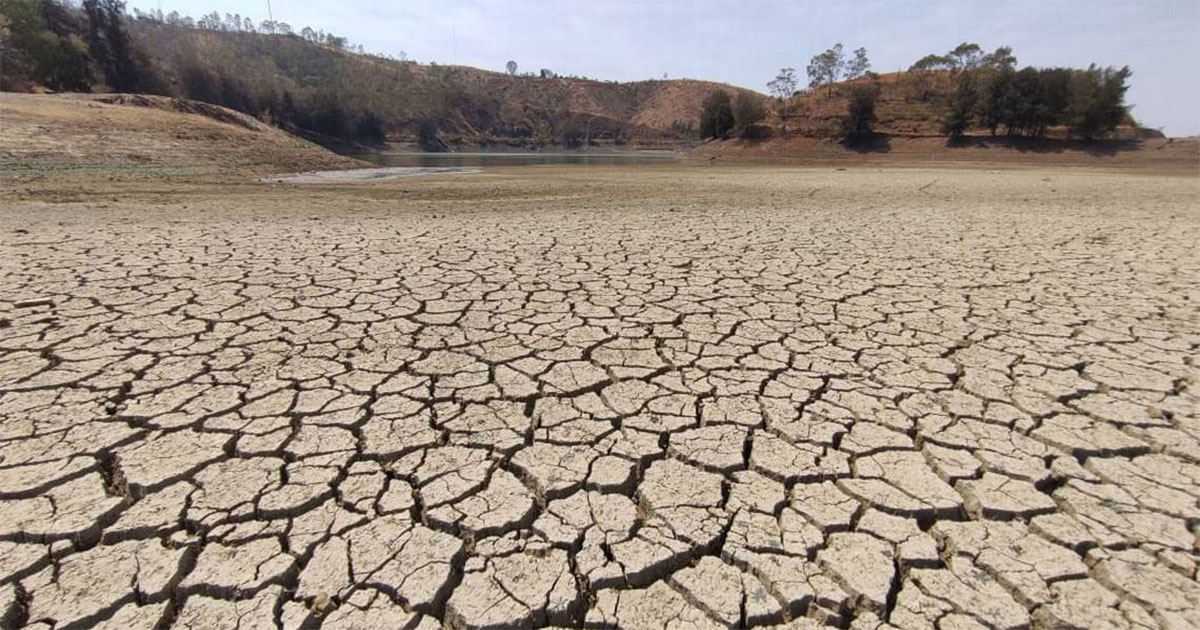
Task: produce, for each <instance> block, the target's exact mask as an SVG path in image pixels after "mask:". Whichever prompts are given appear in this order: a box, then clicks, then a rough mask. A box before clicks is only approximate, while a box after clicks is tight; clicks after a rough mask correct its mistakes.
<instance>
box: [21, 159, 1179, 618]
mask: <svg viewBox="0 0 1200 630" xmlns="http://www.w3.org/2000/svg"><path fill="white" fill-rule="evenodd" d="M530 173H536V175H531V174H530ZM121 186H124V188H120V189H119V190H115V192H114V193H113V194H114V196H123V198H125V199H127V201H126V202H122V203H118V204H116V205H115V206H109V207H108V208H106V209H98V208H96V207H94V206H93V205H90V204H89V203H86V202H85V203H83V204H71V203H48V204H47V203H36V202H32V201H16V200H13V199H11V198H10V200H9V201H8V202H6V203H5V206H6V208H5V211H4V213H3V219H2V223H0V227H2V236H0V239H2V240H3V256H2V259H0V263H2V267H0V271H2V275H3V282H2V283H0V306H2V307H3V319H2V320H0V326H2V328H0V340H2V341H0V353H2V354H0V387H2V389H0V391H2V393H0V414H2V415H0V616H2V619H3V626H4V627H30V628H43V629H45V628H55V629H56V630H62V629H66V628H153V627H172V628H189V629H206V628H214V629H215V628H243V629H249V628H276V627H279V628H317V627H320V628H325V629H333V628H436V627H451V628H460V627H461V628H466V627H486V628H506V627H527V626H547V625H553V626H568V627H591V628H615V627H620V628H710V627H714V628H715V627H750V626H754V627H787V628H798V629H808V628H816V627H821V626H831V627H840V628H854V629H855V630H875V629H882V628H913V629H915V628H930V627H934V628H941V629H944V630H965V629H968V628H993V629H997V630H1010V629H1018V628H1047V629H1049V628H1112V629H1124V628H1195V627H1200V583H1198V581H1197V571H1198V566H1200V555H1198V552H1197V537H1198V535H1200V508H1198V497H1200V418H1198V415H1197V398H1196V391H1195V378H1196V373H1197V368H1196V363H1195V361H1196V356H1197V350H1198V347H1200V311H1198V308H1197V298H1198V296H1200V292H1198V291H1197V286H1198V284H1197V278H1198V273H1200V258H1198V255H1197V253H1196V248H1195V245H1196V243H1197V242H1200V218H1198V209H1200V202H1198V200H1200V195H1198V194H1197V193H1198V188H1197V181H1196V179H1195V178H1158V177H1145V176H1138V177H1134V176H1123V175H1104V174H1095V173H1091V174H1089V173H1079V172H1076V173H1052V174H1049V175H1047V174H1046V173H1043V172H1037V173H1034V172H1019V171H1018V172H991V173H988V172H972V171H918V170H910V171H905V170H895V171H887V172H876V171H874V170H859V171H850V172H836V171H833V170H831V169H825V170H787V169H768V168H759V169H729V170H720V169H705V168H690V169H689V168H680V167H671V168H663V169H654V168H647V169H638V170H633V169H628V170H620V169H598V170H592V171H587V170H570V169H546V170H545V171H540V172H539V171H536V170H534V171H529V170H527V171H519V172H518V171H513V172H511V173H509V174H500V175H496V174H489V175H482V176H463V177H459V178H455V179H454V180H453V181H445V180H437V179H430V180H423V181H405V182H402V183H394V182H393V183H388V184H369V185H363V186H342V187H337V186H328V187H314V188H295V187H267V186H265V185H249V184H238V185H236V186H233V187H232V189H230V188H228V187H225V186H220V185H216V184H211V185H197V186H194V187H192V188H189V189H186V190H175V191H172V190H164V189H163V188H164V186H160V185H159V184H156V183H153V182H151V183H147V184H143V185H141V186H142V187H141V188H139V187H138V185H133V184H122V185H121ZM188 206H190V207H188Z"/></svg>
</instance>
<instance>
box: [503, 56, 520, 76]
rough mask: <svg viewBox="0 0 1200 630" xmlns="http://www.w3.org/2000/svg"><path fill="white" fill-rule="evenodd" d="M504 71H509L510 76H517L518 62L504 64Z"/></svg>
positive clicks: (510, 61)
mask: <svg viewBox="0 0 1200 630" xmlns="http://www.w3.org/2000/svg"><path fill="white" fill-rule="evenodd" d="M504 69H505V70H508V75H509V76H513V77H515V76H517V62H515V61H512V60H509V62H508V63H506V64H504Z"/></svg>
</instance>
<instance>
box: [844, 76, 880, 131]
mask: <svg viewBox="0 0 1200 630" xmlns="http://www.w3.org/2000/svg"><path fill="white" fill-rule="evenodd" d="M878 98H879V83H878V82H876V81H870V82H868V83H861V84H858V85H856V86H854V91H853V92H851V93H850V105H849V107H848V108H847V111H846V117H845V118H844V119H842V136H843V137H844V138H845V139H846V140H847V141H848V142H863V141H866V140H869V139H870V138H871V136H872V135H873V134H874V125H875V101H876V100H877V99H878Z"/></svg>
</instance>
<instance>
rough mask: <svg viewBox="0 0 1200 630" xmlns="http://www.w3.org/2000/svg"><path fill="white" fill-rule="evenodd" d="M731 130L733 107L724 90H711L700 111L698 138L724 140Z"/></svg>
mask: <svg viewBox="0 0 1200 630" xmlns="http://www.w3.org/2000/svg"><path fill="white" fill-rule="evenodd" d="M732 129H733V105H732V104H730V102H729V94H728V93H726V92H725V91H724V90H713V92H712V94H709V95H708V98H706V99H704V105H703V108H702V109H701V110H700V137H701V138H724V137H726V136H728V135H729V132H730V130H732Z"/></svg>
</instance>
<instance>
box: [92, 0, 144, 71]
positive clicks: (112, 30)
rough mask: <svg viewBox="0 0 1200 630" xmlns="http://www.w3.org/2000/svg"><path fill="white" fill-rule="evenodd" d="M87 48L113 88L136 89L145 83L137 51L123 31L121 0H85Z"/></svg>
mask: <svg viewBox="0 0 1200 630" xmlns="http://www.w3.org/2000/svg"><path fill="white" fill-rule="evenodd" d="M83 11H84V14H85V15H86V16H87V22H88V32H87V42H88V51H89V52H90V53H91V56H92V59H93V60H95V62H96V65H97V66H99V67H100V71H101V72H102V73H103V74H104V80H105V82H106V83H107V84H108V86H109V88H111V89H112V90H113V91H114V92H137V91H139V88H142V87H144V86H143V84H144V80H143V77H142V76H141V74H142V73H141V72H140V70H139V68H138V66H139V64H138V60H137V59H135V58H134V56H135V54H136V52H135V50H134V47H133V43H132V41H131V40H130V39H129V34H128V33H127V32H125V23H124V15H125V3H124V2H121V1H120V0H84V2H83Z"/></svg>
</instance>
